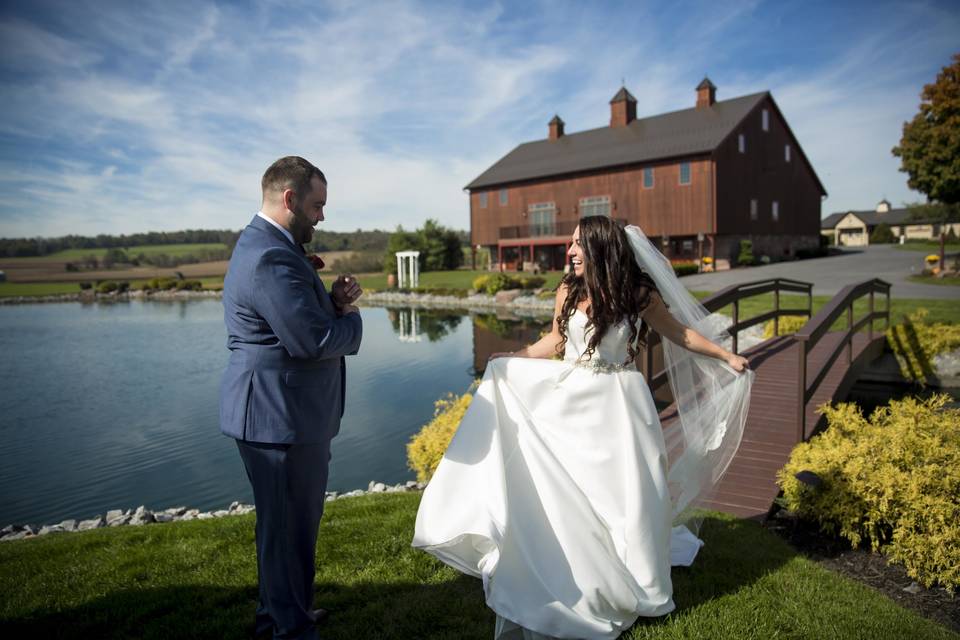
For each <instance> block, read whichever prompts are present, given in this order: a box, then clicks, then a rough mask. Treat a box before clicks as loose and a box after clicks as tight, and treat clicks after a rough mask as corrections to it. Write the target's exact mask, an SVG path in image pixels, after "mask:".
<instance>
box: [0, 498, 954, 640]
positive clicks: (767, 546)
mask: <svg viewBox="0 0 960 640" xmlns="http://www.w3.org/2000/svg"><path fill="white" fill-rule="evenodd" d="M419 500H420V496H419V494H416V493H414V494H390V495H376V496H366V497H361V498H352V499H346V500H339V501H335V502H331V503H329V504H328V505H327V513H326V515H325V516H324V520H323V523H322V525H321V527H320V540H319V542H318V545H317V549H318V558H317V565H318V571H317V576H316V584H317V598H316V603H317V605H320V606H324V607H326V608H328V609H330V611H331V615H330V618H329V619H328V620H327V621H326V622H325V623H323V624H322V626H321V635H322V636H323V637H324V638H331V639H334V638H342V639H349V640H357V639H366V638H379V639H383V640H390V639H397V640H408V639H410V638H417V639H427V638H434V639H438V640H439V639H444V640H460V639H466V638H475V639H476V640H487V639H488V638H490V637H491V635H492V633H493V625H494V620H493V615H492V614H491V612H490V611H489V610H488V609H487V608H486V606H485V605H484V601H483V593H482V588H481V584H480V581H479V580H477V579H474V578H470V577H466V576H463V575H461V574H459V573H457V572H456V571H454V570H453V569H450V568H449V567H447V566H445V565H443V564H441V563H439V562H438V561H436V560H434V559H433V558H432V557H431V556H428V555H427V554H425V553H422V552H419V551H415V550H413V549H411V548H410V538H411V535H412V532H413V525H414V519H415V516H416V508H417V505H418V504H419ZM253 523H254V515H253V514H251V515H248V516H235V517H228V518H225V519H218V520H206V521H192V522H180V523H171V524H164V525H147V526H144V527H121V528H117V529H113V528H111V529H99V530H94V531H87V532H82V533H73V534H59V535H57V534H54V535H50V536H45V537H43V538H35V539H31V540H21V541H16V542H6V543H3V544H0V591H2V592H3V594H4V596H3V598H2V600H0V631H2V632H3V633H4V636H5V637H8V638H13V637H17V638H19V637H37V638H48V637H49V638H52V637H56V638H129V637H137V638H156V639H158V640H173V639H175V638H187V637H189V638H245V637H250V631H251V628H252V620H253V612H254V608H255V604H256V597H257V586H256V585H257V570H256V560H255V556H254V534H253ZM701 533H702V537H703V538H704V539H705V540H706V543H707V544H706V547H704V549H703V551H701V553H700V557H698V559H697V561H696V563H695V565H694V566H693V567H690V568H677V569H674V571H673V584H674V594H675V600H676V604H677V610H676V611H675V612H674V613H672V614H670V615H668V616H665V617H663V618H659V619H654V620H641V621H639V622H638V623H637V624H636V625H635V626H634V627H633V628H632V629H631V630H630V631H628V632H627V633H625V634H624V635H623V636H622V638H624V639H639V638H664V639H665V638H671V639H674V638H675V639H677V640H680V639H689V638H705V639H706V638H711V639H712V638H756V639H758V640H760V639H763V640H766V639H767V638H877V639H883V638H891V639H893V638H906V637H910V638H944V639H946V638H957V637H958V636H957V635H956V634H953V633H951V632H950V631H948V630H947V629H945V628H943V627H941V626H939V625H937V624H936V623H934V622H931V621H929V620H927V619H924V618H921V617H919V616H918V615H916V614H914V613H913V612H911V611H908V610H906V609H903V608H901V607H899V606H898V605H896V604H895V603H893V602H892V601H891V600H889V599H887V598H886V597H885V596H883V595H881V594H879V593H877V592H875V591H873V590H871V589H869V588H867V587H865V586H862V585H860V584H858V583H855V582H853V581H851V580H849V579H846V578H844V577H842V576H839V575H836V574H834V573H831V572H829V571H827V570H826V569H823V568H821V567H819V566H818V565H816V564H815V563H814V562H812V561H810V560H807V559H805V558H803V557H800V556H798V555H797V554H796V553H795V552H794V551H793V550H792V549H791V548H790V547H789V546H788V545H787V544H786V543H784V542H783V541H782V540H781V539H780V538H778V537H776V536H775V535H773V534H771V533H769V532H767V531H766V530H764V529H762V528H761V527H760V526H759V525H758V524H756V523H754V522H750V521H742V520H736V519H733V518H732V517H730V516H725V515H720V514H717V515H716V516H715V517H711V518H708V519H707V520H706V522H705V524H704V528H703V530H702V532H701Z"/></svg>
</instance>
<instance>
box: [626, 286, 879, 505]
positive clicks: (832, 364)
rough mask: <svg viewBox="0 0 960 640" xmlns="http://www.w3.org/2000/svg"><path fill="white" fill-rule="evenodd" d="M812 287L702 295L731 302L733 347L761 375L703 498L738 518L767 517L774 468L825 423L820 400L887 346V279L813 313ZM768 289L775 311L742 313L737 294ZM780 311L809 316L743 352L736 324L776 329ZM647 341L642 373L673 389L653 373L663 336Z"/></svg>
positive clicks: (839, 395) (842, 391)
mask: <svg viewBox="0 0 960 640" xmlns="http://www.w3.org/2000/svg"><path fill="white" fill-rule="evenodd" d="M812 289H813V286H812V285H811V284H809V283H806V282H798V281H796V280H787V279H783V278H775V279H772V280H763V281H758V282H750V283H747V284H741V285H734V286H732V287H728V288H727V289H724V290H723V291H720V292H718V293H715V294H713V295H711V296H710V297H708V298H706V299H705V300H702V301H701V302H702V304H703V305H704V306H705V307H706V308H707V309H708V310H710V311H717V310H719V309H722V308H724V307H727V306H729V305H731V304H732V305H733V324H732V325H731V326H730V328H729V332H730V334H731V336H732V338H733V348H732V349H731V350H732V351H733V352H734V353H740V355H743V356H744V357H746V358H747V359H748V360H749V361H750V366H751V367H752V368H753V370H754V371H755V372H756V374H757V375H756V379H755V381H754V385H753V392H752V395H751V399H750V412H749V414H748V417H747V424H746V426H745V428H744V433H743V440H742V442H741V444H740V448H739V450H738V451H737V454H736V456H735V457H734V459H733V461H732V462H731V463H730V466H729V467H728V469H727V472H726V474H725V475H724V476H723V478H722V479H721V481H720V484H719V486H718V487H717V490H716V491H715V493H714V494H713V495H712V496H711V497H710V500H709V501H707V502H705V503H704V504H703V506H705V507H707V508H710V509H714V510H717V511H723V512H726V513H731V514H733V515H736V516H739V517H741V518H754V519H763V518H765V517H766V515H767V513H768V512H769V510H770V507H771V506H772V504H773V500H774V498H776V497H777V494H778V493H779V487H778V486H777V484H776V473H777V471H778V470H779V469H780V468H782V467H783V466H784V465H785V464H786V462H787V460H788V458H789V457H790V452H791V450H792V449H793V447H794V446H795V445H796V444H797V443H798V442H802V441H805V440H807V439H808V438H809V437H810V436H811V435H812V434H814V433H816V432H817V430H819V429H821V428H822V427H823V425H824V420H825V419H824V418H823V417H822V416H820V415H819V414H818V413H817V407H819V406H820V405H821V404H823V403H825V402H832V401H834V400H842V399H844V398H845V397H846V395H847V393H848V392H849V390H850V387H851V386H852V385H853V383H854V382H855V381H856V379H857V378H858V377H859V375H860V374H861V373H862V371H863V370H864V368H866V366H867V365H869V364H870V363H871V362H872V361H873V360H874V359H875V358H877V357H878V356H879V355H880V354H881V353H882V352H883V348H884V341H885V338H884V332H883V331H880V332H876V331H875V330H874V322H875V321H876V320H884V329H886V327H888V326H889V324H890V285H889V284H888V283H886V282H884V281H882V280H878V279H873V280H867V281H865V282H861V283H859V284H856V285H850V286H848V287H845V288H844V289H843V290H842V291H840V293H838V294H837V295H836V296H834V298H833V299H832V300H830V302H828V303H827V304H826V305H825V306H824V307H823V308H822V309H820V311H818V312H817V314H816V315H813V314H812V310H813V293H812ZM781 292H789V293H801V294H806V308H781V306H780V303H781V298H780V294H781ZM766 293H773V296H774V308H773V310H772V311H769V312H767V313H762V314H760V315H757V316H755V317H753V318H749V319H747V320H741V319H740V317H739V316H740V313H739V311H740V301H741V300H743V299H745V298H750V297H753V296H757V295H761V294H766ZM875 294H882V295H884V296H885V297H886V304H885V306H884V309H883V310H880V311H878V310H876V307H875V304H874V302H875ZM798 297H799V296H795V295H791V296H788V297H787V299H792V300H796V299H797V298H798ZM863 297H867V298H868V304H867V312H866V313H865V314H864V315H863V317H861V318H858V319H854V317H853V307H854V303H855V302H857V300H859V299H861V298H863ZM799 299H801V300H802V299H803V298H802V297H799ZM783 316H806V317H807V318H808V320H807V322H806V324H804V325H803V327H802V328H801V329H799V330H798V331H797V332H796V333H793V334H788V335H783V336H779V337H774V338H771V339H769V340H767V341H766V342H763V343H761V344H759V345H757V346H755V347H752V348H750V349H747V350H745V351H743V352H739V351H738V349H737V334H738V332H739V331H742V330H743V329H746V328H748V327H751V326H753V325H756V324H760V323H763V322H767V321H770V320H773V322H774V326H775V331H774V335H775V336H777V334H779V331H778V330H777V329H779V320H780V318H781V317H783ZM648 342H649V344H650V347H649V348H648V349H647V352H646V354H645V356H644V373H645V375H646V376H647V379H648V380H649V381H650V386H651V388H652V389H653V390H654V391H655V393H657V392H659V393H661V394H662V393H663V392H666V393H669V385H666V387H665V388H664V389H662V390H661V389H660V388H661V387H663V386H664V385H665V383H666V382H667V377H666V372H665V371H659V372H658V373H657V374H656V375H653V376H651V375H650V372H651V371H656V370H657V368H655V365H657V364H659V363H658V360H659V358H658V355H659V354H658V353H657V352H658V351H659V344H658V342H659V341H658V338H657V337H656V336H651V338H650V339H649V340H648ZM661 366H662V365H661ZM660 419H661V422H662V423H663V425H664V427H665V428H666V427H667V426H669V424H670V423H671V422H672V421H674V420H677V419H678V418H677V414H676V410H675V407H674V405H670V406H668V407H667V408H666V409H664V410H663V411H662V412H661V413H660Z"/></svg>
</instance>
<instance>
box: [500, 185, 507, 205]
mask: <svg viewBox="0 0 960 640" xmlns="http://www.w3.org/2000/svg"><path fill="white" fill-rule="evenodd" d="M506 204H507V190H506V189H500V206H501V207H502V206H504V205H506Z"/></svg>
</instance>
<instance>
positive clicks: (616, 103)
mask: <svg viewBox="0 0 960 640" xmlns="http://www.w3.org/2000/svg"><path fill="white" fill-rule="evenodd" d="M636 119H637V99H636V98H634V97H633V96H632V95H630V92H629V91H627V88H626V87H620V91H617V95H615V96H613V100H611V101H610V126H611V127H625V126H627V125H628V124H630V123H631V122H633V121H634V120H636Z"/></svg>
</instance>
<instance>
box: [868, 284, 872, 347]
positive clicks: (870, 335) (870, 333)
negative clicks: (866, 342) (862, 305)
mask: <svg viewBox="0 0 960 640" xmlns="http://www.w3.org/2000/svg"><path fill="white" fill-rule="evenodd" d="M869 313H870V331H869V333H868V334H867V335H868V336H869V337H870V342H873V289H870V310H869Z"/></svg>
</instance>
